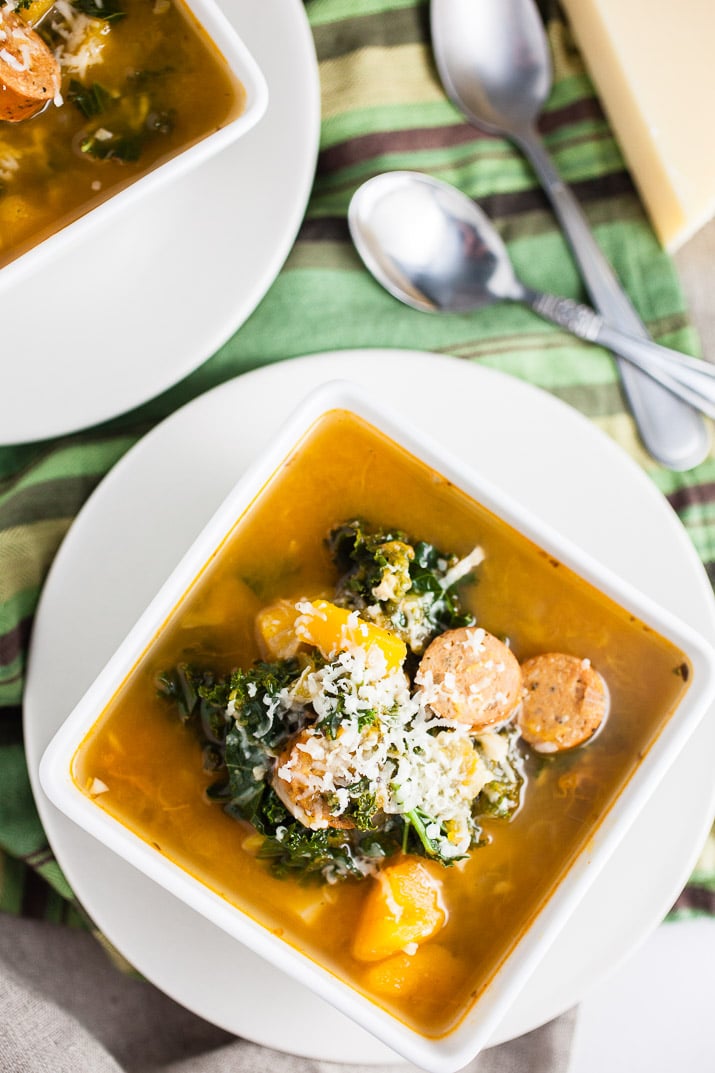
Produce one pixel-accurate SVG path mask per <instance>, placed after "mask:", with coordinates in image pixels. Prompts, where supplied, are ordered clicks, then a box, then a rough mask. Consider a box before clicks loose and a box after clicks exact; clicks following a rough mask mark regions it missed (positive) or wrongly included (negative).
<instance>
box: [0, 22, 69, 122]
mask: <svg viewBox="0 0 715 1073" xmlns="http://www.w3.org/2000/svg"><path fill="white" fill-rule="evenodd" d="M60 82H61V78H60V66H59V64H58V62H57V60H56V58H55V56H54V54H53V53H52V51H51V50H50V49H49V48H48V47H47V45H46V44H45V42H44V41H43V40H42V38H41V37H40V36H39V34H36V33H35V31H34V30H32V29H31V28H30V27H29V26H27V25H26V24H25V23H24V22H23V20H22V19H21V18H20V16H19V15H16V14H15V12H14V11H8V10H7V8H5V7H3V8H0V119H5V120H8V121H9V122H10V123H17V122H19V120H21V119H28V118H29V117H30V116H33V115H35V113H36V112H39V111H40V110H41V109H42V108H44V107H45V105H46V104H47V102H48V101H51V100H54V98H55V97H56V96H57V94H58V93H59V91H60Z"/></svg>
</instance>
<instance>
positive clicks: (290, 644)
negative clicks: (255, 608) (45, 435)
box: [256, 600, 302, 660]
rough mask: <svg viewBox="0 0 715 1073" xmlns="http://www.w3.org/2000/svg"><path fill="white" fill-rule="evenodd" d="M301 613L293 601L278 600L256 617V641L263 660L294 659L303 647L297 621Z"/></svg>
mask: <svg viewBox="0 0 715 1073" xmlns="http://www.w3.org/2000/svg"><path fill="white" fill-rule="evenodd" d="M299 613H300V612H299V611H298V609H297V608H296V606H295V602H294V601H293V600H276V602H275V603H274V604H269V605H268V607H264V608H263V609H262V610H261V611H259V612H258V614H257V615H256V640H257V641H258V647H259V649H260V652H261V656H262V657H263V659H268V660H274V659H292V658H293V656H295V654H296V653H297V652H298V649H299V648H300V646H301V643H302V642H301V639H300V638H299V637H297V636H296V632H295V620H296V619H297V618H298V615H299Z"/></svg>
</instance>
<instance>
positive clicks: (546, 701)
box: [517, 652, 609, 753]
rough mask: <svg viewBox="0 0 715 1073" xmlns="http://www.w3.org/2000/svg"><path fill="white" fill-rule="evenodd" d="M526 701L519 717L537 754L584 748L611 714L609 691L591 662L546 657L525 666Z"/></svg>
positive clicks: (559, 654)
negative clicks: (609, 711)
mask: <svg viewBox="0 0 715 1073" xmlns="http://www.w3.org/2000/svg"><path fill="white" fill-rule="evenodd" d="M521 671H522V675H523V678H524V696H523V701H522V706H521V709H520V711H519V714H518V716H517V723H518V726H519V730H520V731H521V736H522V737H523V738H524V740H525V741H526V742H528V743H529V745H531V746H532V748H533V749H535V750H536V751H537V752H542V753H556V752H561V751H562V750H564V749H574V748H575V747H576V746H577V745H583V743H584V742H586V741H588V740H589V739H590V738H592V737H593V735H594V734H595V733H596V731H597V730H598V729H599V727H600V726H601V724H602V723H603V721H604V719H605V718H606V716H607V715H608V707H609V696H608V687H607V686H606V683H605V682H604V680H603V678H602V677H601V675H600V674H599V673H598V671H595V670H594V669H593V667H592V666H591V664H590V662H589V661H588V660H587V659H581V658H579V657H578V656H570V655H567V654H566V653H564V652H547V653H545V654H544V655H541V656H534V657H533V658H532V659H527V660H526V661H525V662H524V663H522V665H521Z"/></svg>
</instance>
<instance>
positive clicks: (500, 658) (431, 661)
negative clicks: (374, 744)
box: [416, 626, 521, 731]
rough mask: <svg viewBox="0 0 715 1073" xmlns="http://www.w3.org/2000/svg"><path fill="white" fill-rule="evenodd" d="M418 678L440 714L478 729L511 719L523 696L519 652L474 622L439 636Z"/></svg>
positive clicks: (423, 659) (432, 704) (424, 657)
mask: <svg viewBox="0 0 715 1073" xmlns="http://www.w3.org/2000/svg"><path fill="white" fill-rule="evenodd" d="M416 680H417V683H418V685H420V686H421V688H422V691H423V693H424V696H425V700H426V701H427V703H428V704H429V706H430V707H431V708H432V709H433V710H434V711H435V712H437V714H438V715H441V716H442V718H443V719H452V720H455V721H456V722H458V723H468V724H469V725H470V726H471V727H472V728H473V729H474V730H475V731H476V730H483V729H485V728H486V727H490V726H497V725H499V724H500V723H505V722H507V721H508V720H509V719H511V717H512V716H513V715H514V712H515V711H516V709H517V707H518V705H519V701H520V699H521V670H520V668H519V664H518V662H517V659H516V657H515V656H514V654H513V652H512V651H511V650H510V649H509V648H507V646H506V645H505V644H504V642H503V641H500V640H499V639H498V638H497V637H494V636H493V635H492V634H491V633H487V631H486V630H482V629H478V628H477V627H474V626H463V627H461V628H460V629H457V630H448V631H447V632H446V633H443V634H442V635H441V636H440V637H436V638H435V640H434V641H432V643H431V645H430V646H429V647H428V649H427V651H426V652H425V654H424V656H423V657H422V661H421V663H420V667H419V672H418V676H417V679H416Z"/></svg>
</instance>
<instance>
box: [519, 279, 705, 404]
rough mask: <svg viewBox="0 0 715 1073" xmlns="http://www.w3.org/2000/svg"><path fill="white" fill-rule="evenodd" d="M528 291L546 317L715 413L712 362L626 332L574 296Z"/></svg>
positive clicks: (529, 298)
mask: <svg viewBox="0 0 715 1073" xmlns="http://www.w3.org/2000/svg"><path fill="white" fill-rule="evenodd" d="M524 291H525V293H524V295H523V296H522V297H521V299H520V300H523V301H526V302H527V304H528V305H530V306H531V308H532V309H533V310H534V312H535V313H538V314H539V316H541V317H543V318H544V319H545V320H548V321H551V323H552V324H558V326H559V327H560V328H565V329H566V331H569V332H571V333H572V334H573V335H576V336H578V337H579V339H586V340H588V341H589V342H590V343H596V344H597V345H599V346H603V347H605V348H606V349H607V350H611V351H612V352H613V353H615V354H618V355H619V356H620V357H622V358H624V359H625V360H626V361H627V362H629V363H630V365H632V366H633V367H634V368H635V369H637V370H640V371H641V372H643V373H645V374H646V376H647V377H648V378H649V379H650V380H651V381H653V382H654V383H656V384H658V385H659V386H660V387H661V388H665V389H666V390H667V391H668V393H669V394H671V395H673V396H677V397H678V398H679V399H681V400H682V401H683V402H686V403H687V404H688V406H690V407H695V408H696V409H698V410H700V411H701V412H702V413H704V414H707V415H708V416H709V417H715V366H713V365H711V364H710V363H709V362H707V361H701V360H700V359H698V358H691V357H690V356H689V355H686V354H681V353H680V352H679V351H677V350H671V349H670V348H669V347H664V346H660V345H659V344H658V343H654V342H653V341H652V340H651V339H643V338H642V337H640V336H635V335H631V334H630V333H627V332H623V331H621V330H620V329H619V328H616V327H614V326H613V324H607V323H606V322H605V321H604V319H603V318H602V317H601V316H599V315H598V313H595V312H594V311H593V310H592V309H589V308H588V306H584V305H581V304H580V303H579V302H574V301H572V300H571V299H570V298H557V297H556V296H555V295H553V294H541V293H540V292H538V291H534V290H532V289H531V288H529V287H527V288H524Z"/></svg>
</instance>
